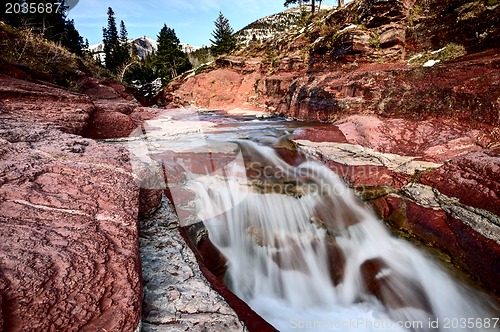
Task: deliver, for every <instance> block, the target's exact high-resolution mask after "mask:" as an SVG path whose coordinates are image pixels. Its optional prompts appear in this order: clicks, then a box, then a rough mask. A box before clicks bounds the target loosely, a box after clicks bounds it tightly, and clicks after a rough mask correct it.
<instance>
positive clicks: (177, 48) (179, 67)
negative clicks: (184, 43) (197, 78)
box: [154, 24, 191, 81]
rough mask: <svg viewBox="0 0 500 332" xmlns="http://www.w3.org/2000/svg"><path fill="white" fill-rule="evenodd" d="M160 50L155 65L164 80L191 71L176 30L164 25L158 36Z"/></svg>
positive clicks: (155, 57) (155, 58)
mask: <svg viewBox="0 0 500 332" xmlns="http://www.w3.org/2000/svg"><path fill="white" fill-rule="evenodd" d="M157 41H158V50H157V52H156V55H155V56H154V64H155V67H156V70H157V73H158V75H159V76H160V77H161V78H162V79H164V80H167V81H168V80H170V79H172V78H174V77H176V76H177V75H178V74H181V73H182V72H184V71H186V70H189V69H191V64H190V63H189V60H188V57H187V55H186V53H184V52H183V51H182V49H181V45H180V41H179V38H177V36H176V34H175V31H174V29H171V28H169V27H167V25H166V24H164V25H163V28H162V29H161V31H160V33H159V34H158V40H157Z"/></svg>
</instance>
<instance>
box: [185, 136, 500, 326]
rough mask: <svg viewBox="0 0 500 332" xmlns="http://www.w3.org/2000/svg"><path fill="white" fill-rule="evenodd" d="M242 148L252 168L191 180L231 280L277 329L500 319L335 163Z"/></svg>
mask: <svg viewBox="0 0 500 332" xmlns="http://www.w3.org/2000/svg"><path fill="white" fill-rule="evenodd" d="M238 145H239V146H240V149H241V152H242V155H243V159H244V167H242V166H241V165H235V166H233V167H228V168H226V169H225V170H224V172H219V173H217V174H212V175H206V176H200V177H195V178H192V179H191V180H190V182H189V183H188V185H189V187H190V188H191V189H192V190H194V191H195V192H196V194H197V197H198V200H197V202H198V206H197V211H198V216H199V218H201V219H202V220H203V221H204V224H205V226H206V228H207V229H208V232H209V236H210V239H211V240H212V242H213V243H214V244H215V245H216V246H217V247H218V248H219V250H220V251H221V252H222V253H223V254H224V256H225V257H226V258H227V260H228V270H227V273H226V279H227V280H226V284H227V285H228V287H229V288H230V289H231V290H232V291H233V292H234V293H235V294H236V295H238V296H239V297H240V298H242V299H243V300H244V301H246V302H247V303H248V304H249V305H250V306H251V307H252V308H253V309H254V310H255V311H256V312H257V313H259V314H260V315H261V316H263V317H264V318H265V319H266V320H268V321H269V322H270V323H271V324H273V325H274V326H275V327H276V328H277V329H279V330H280V331H294V330H297V329H300V328H302V329H310V330H314V331H322V330H323V331H346V330H355V331H431V330H432V331H469V330H470V331H472V330H474V331H479V330H481V328H482V327H486V326H485V324H481V325H479V324H476V323H473V324H469V325H467V322H468V321H467V319H469V322H470V321H472V320H473V321H474V322H476V320H481V322H483V320H485V319H489V318H490V317H493V316H491V314H490V313H488V311H487V309H485V308H486V307H487V305H486V304H485V303H484V301H483V300H480V299H479V297H478V296H476V295H472V292H471V291H469V290H468V289H467V288H465V287H464V286H462V285H459V284H458V283H457V282H456V281H454V280H453V279H452V278H451V277H450V276H448V275H447V273H445V272H444V270H442V269H441V268H440V267H439V266H438V265H437V264H436V263H434V262H433V261H432V259H431V258H430V257H428V256H426V255H424V254H423V253H422V252H420V251H419V250H418V249H416V248H415V247H413V246H412V245H411V244H409V243H408V242H406V241H405V240H402V239H398V238H395V237H394V236H392V235H391V234H390V233H389V231H388V230H387V229H386V228H385V226H384V224H383V223H382V222H381V221H380V220H378V219H377V218H376V217H375V216H374V214H373V212H372V211H371V210H370V209H369V208H368V207H366V205H365V204H364V203H363V202H361V201H360V200H359V199H358V198H357V197H356V196H355V195H354V194H353V192H352V191H351V190H350V189H349V188H348V187H347V186H346V185H345V184H344V183H343V182H342V180H341V179H340V178H339V177H338V176H337V175H336V174H335V173H333V172H332V171H331V170H329V169H328V168H327V167H325V166H323V165H322V164H320V163H318V162H315V161H305V162H303V163H302V164H300V165H298V166H290V165H289V164H287V163H286V162H285V161H284V160H282V159H281V158H280V157H279V155H278V154H277V153H276V151H275V150H274V149H272V148H270V147H264V146H259V145H257V144H256V143H253V142H249V141H245V142H238ZM464 319H465V323H463V322H464ZM452 324H453V325H452ZM447 326H448V327H449V328H447ZM492 326H493V322H491V325H490V329H487V328H485V330H488V331H491V327H492Z"/></svg>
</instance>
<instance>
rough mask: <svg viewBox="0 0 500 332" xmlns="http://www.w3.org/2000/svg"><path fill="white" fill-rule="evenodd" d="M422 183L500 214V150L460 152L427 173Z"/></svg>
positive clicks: (462, 200) (472, 204) (464, 201)
mask: <svg viewBox="0 0 500 332" xmlns="http://www.w3.org/2000/svg"><path fill="white" fill-rule="evenodd" d="M422 183H424V184H427V185H430V186H433V187H435V188H437V189H438V190H439V191H440V192H442V193H443V194H445V195H448V196H450V197H457V198H459V200H460V202H461V203H463V204H466V205H470V206H473V207H476V208H481V209H484V210H488V211H490V212H493V213H494V214H496V215H500V196H499V193H500V154H498V153H495V152H493V151H488V150H483V151H477V152H471V153H469V154H466V155H463V156H458V157H456V158H454V159H452V160H450V161H449V162H447V163H445V164H444V165H443V166H442V167H440V168H438V169H437V170H435V171H434V172H431V173H427V174H424V176H423V177H422Z"/></svg>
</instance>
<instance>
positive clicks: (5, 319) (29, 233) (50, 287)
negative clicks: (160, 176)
mask: <svg viewBox="0 0 500 332" xmlns="http://www.w3.org/2000/svg"><path fill="white" fill-rule="evenodd" d="M9 66H10V67H9ZM9 66H7V67H5V68H3V70H4V71H10V72H11V74H12V75H13V76H8V75H3V74H2V75H0V81H1V84H0V86H1V87H0V95H1V97H2V98H1V102H0V170H1V171H0V298H1V307H2V309H1V316H2V319H1V320H0V321H1V322H2V323H1V325H2V328H3V329H4V330H9V331H42V330H61V331H77V330H80V331H97V330H107V331H135V330H136V329H137V328H138V326H139V323H140V318H141V298H142V286H141V277H140V276H141V267H140V258H139V253H138V233H137V221H138V216H139V214H147V213H149V212H151V211H152V210H154V209H155V208H157V206H158V204H159V203H160V199H161V191H160V190H156V191H155V192H149V193H148V194H147V195H146V194H144V193H143V194H142V197H141V199H139V197H140V189H139V186H138V183H137V176H136V175H134V174H133V173H132V168H131V165H130V154H129V152H128V151H127V150H126V149H123V148H119V147H116V146H111V145H108V144H104V143H97V142H95V141H93V140H90V139H86V138H83V137H82V136H80V135H82V133H84V132H85V131H86V130H88V129H89V123H92V122H95V119H96V118H97V119H98V120H99V116H97V117H96V113H100V114H104V113H105V112H107V111H110V112H111V113H112V112H115V111H116V110H117V109H119V110H128V111H132V110H133V109H134V108H136V107H137V105H135V104H134V103H131V102H130V101H128V100H127V98H128V97H127V95H126V93H125V92H124V88H123V87H119V86H118V85H115V86H114V87H110V86H105V85H103V84H101V83H104V82H102V81H98V80H90V81H86V83H87V85H86V87H85V89H87V91H88V92H89V94H91V95H92V97H89V96H88V95H85V94H81V93H73V92H70V91H68V90H65V89H62V88H58V87H55V86H54V85H52V84H50V83H44V82H43V81H41V80H38V81H37V80H32V79H30V78H29V75H30V74H29V73H25V72H23V71H22V70H23V69H22V68H18V67H16V66H15V65H12V64H10V65H9ZM38 75H40V74H38ZM16 77H18V78H16ZM22 78H24V79H29V81H28V80H24V79H22ZM108 83H109V82H108ZM120 91H121V92H120ZM121 93H123V95H121ZM113 101H118V103H117V105H114V108H113V107H111V110H110V108H108V106H110V105H111V104H112V103H113ZM120 101H121V102H120ZM119 114H122V115H123V116H125V117H127V118H128V116H127V115H125V114H123V113H119ZM92 118H94V120H92ZM128 121H129V120H127V122H128ZM115 125H116V126H119V123H115ZM134 127H135V126H134ZM108 129H110V131H112V128H108ZM132 129H133V128H132ZM120 130H122V129H120ZM108 134H109V135H110V136H113V135H117V133H116V132H115V133H114V134H113V133H111V132H108ZM119 134H120V135H124V134H128V133H126V131H123V130H122V131H121V132H120V133H119ZM105 136H106V133H105V132H103V133H102V135H101V136H100V137H105ZM141 172H142V175H144V176H147V170H145V169H144V170H142V171H141Z"/></svg>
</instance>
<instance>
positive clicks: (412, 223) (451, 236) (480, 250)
mask: <svg viewBox="0 0 500 332" xmlns="http://www.w3.org/2000/svg"><path fill="white" fill-rule="evenodd" d="M371 203H372V205H373V206H374V208H375V210H376V211H378V213H379V214H380V215H381V217H382V218H384V220H386V221H387V222H389V223H390V224H392V225H393V226H394V227H396V228H397V229H400V230H402V231H403V232H405V233H409V234H410V235H412V236H413V237H416V238H418V239H420V240H421V241H422V242H423V243H424V244H426V245H430V246H431V247H434V248H438V249H439V250H441V252H444V253H445V254H446V255H448V256H449V257H450V259H451V261H452V263H453V264H455V265H457V266H459V267H461V268H462V269H463V270H465V271H466V272H467V273H469V275H470V276H472V278H473V279H476V280H478V281H480V282H481V283H482V284H483V285H485V286H486V287H487V288H488V289H490V290H492V291H493V292H497V293H498V292H499V291H500V285H499V284H498V276H499V275H500V274H499V273H500V271H499V266H500V265H499V264H498V262H500V245H499V244H498V243H496V242H495V241H493V240H490V239H488V238H486V237H484V236H482V235H481V234H479V233H477V232H476V231H475V230H473V229H472V228H471V227H469V226H467V225H466V224H464V223H463V222H462V221H460V220H457V219H455V218H453V217H452V216H450V215H448V214H447V213H446V212H444V211H442V210H433V209H430V208H425V207H423V206H420V205H417V204H415V203H413V202H411V201H407V200H404V199H401V198H397V197H392V196H387V197H384V198H380V199H377V200H376V201H374V202H371Z"/></svg>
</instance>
